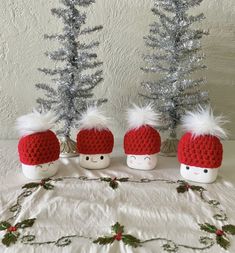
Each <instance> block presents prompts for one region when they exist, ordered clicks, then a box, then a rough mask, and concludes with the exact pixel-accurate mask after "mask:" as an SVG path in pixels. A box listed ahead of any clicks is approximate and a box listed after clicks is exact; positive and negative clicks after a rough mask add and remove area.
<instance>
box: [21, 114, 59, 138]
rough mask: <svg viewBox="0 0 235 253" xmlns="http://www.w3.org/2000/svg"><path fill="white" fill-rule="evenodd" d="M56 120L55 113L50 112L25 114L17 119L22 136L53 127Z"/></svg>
mask: <svg viewBox="0 0 235 253" xmlns="http://www.w3.org/2000/svg"><path fill="white" fill-rule="evenodd" d="M55 122H56V117H55V114H54V113H53V112H51V111H49V112H42V113H40V112H38V111H36V110H34V111H33V112H32V113H29V114H26V115H23V116H21V117H19V118H18V119H17V120H16V128H17V130H18V132H19V134H20V136H26V135H30V134H34V133H38V132H45V131H47V130H49V129H51V128H52V127H53V126H54V124H55Z"/></svg>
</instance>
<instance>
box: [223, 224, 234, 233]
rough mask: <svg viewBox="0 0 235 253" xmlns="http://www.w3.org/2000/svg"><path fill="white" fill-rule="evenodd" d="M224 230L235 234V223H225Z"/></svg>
mask: <svg viewBox="0 0 235 253" xmlns="http://www.w3.org/2000/svg"><path fill="white" fill-rule="evenodd" d="M222 230H223V231H224V232H227V233H229V234H231V235H235V226H234V225H225V226H223V227H222Z"/></svg>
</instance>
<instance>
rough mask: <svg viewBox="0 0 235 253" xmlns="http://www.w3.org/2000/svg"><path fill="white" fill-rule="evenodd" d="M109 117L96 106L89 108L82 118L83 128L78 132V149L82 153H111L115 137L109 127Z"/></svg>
mask: <svg viewBox="0 0 235 253" xmlns="http://www.w3.org/2000/svg"><path fill="white" fill-rule="evenodd" d="M107 124H108V119H107V118H106V117H105V116H104V115H103V114H102V112H100V111H98V109H97V108H96V107H93V108H88V110H87V112H86V113H84V114H83V115H82V119H81V120H80V125H81V130H80V131H79V132H78V134H77V149H78V152H79V153H80V154H87V155H95V154H110V153H111V152H112V150H113V145H114V137H113V134H112V132H111V131H110V130H109V129H108V128H107Z"/></svg>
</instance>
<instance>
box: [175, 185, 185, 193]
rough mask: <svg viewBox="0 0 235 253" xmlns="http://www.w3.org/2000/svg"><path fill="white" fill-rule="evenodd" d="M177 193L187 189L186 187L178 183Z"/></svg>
mask: <svg viewBox="0 0 235 253" xmlns="http://www.w3.org/2000/svg"><path fill="white" fill-rule="evenodd" d="M176 190H177V192H178V193H184V192H186V191H188V189H187V188H186V187H185V186H184V185H180V186H178V187H177V188H176Z"/></svg>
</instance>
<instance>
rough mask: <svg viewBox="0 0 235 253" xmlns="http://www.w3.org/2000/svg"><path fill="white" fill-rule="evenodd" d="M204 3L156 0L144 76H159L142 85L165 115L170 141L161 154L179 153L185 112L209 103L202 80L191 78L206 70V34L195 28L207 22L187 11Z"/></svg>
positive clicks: (163, 117) (166, 143)
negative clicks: (179, 133) (179, 129)
mask: <svg viewBox="0 0 235 253" xmlns="http://www.w3.org/2000/svg"><path fill="white" fill-rule="evenodd" d="M202 1H203V0H155V1H154V7H153V9H152V12H153V14H154V15H155V16H156V17H157V20H156V21H155V22H154V23H153V24H151V25H150V34H149V35H148V36H146V37H145V38H144V39H145V42H146V45H147V46H148V47H150V48H151V49H152V50H153V53H152V54H149V55H145V56H144V60H145V62H147V66H146V67H145V68H142V70H144V71H145V72H148V73H149V72H152V73H158V74H159V73H160V74H161V77H160V78H159V79H158V80H157V81H147V82H143V83H142V87H143V88H144V91H143V92H142V94H141V95H142V96H144V97H145V98H146V99H147V100H148V102H149V101H151V102H153V104H154V106H155V107H156V109H157V110H158V111H159V112H161V113H162V120H163V125H162V127H161V129H160V130H167V131H168V133H169V137H168V139H167V141H166V142H165V143H163V145H162V153H168V155H174V154H175V153H176V149H177V133H176V129H177V126H178V124H179V123H180V119H181V117H182V116H183V115H184V114H185V111H186V110H191V109H193V108H195V107H196V106H198V105H199V104H200V105H203V104H207V103H208V93H207V92H205V91H201V90H200V87H201V85H202V84H203V83H204V79H203V78H193V77H192V76H191V74H192V73H194V72H195V71H197V70H201V69H204V68H206V66H205V65H204V64H203V62H202V61H203V58H204V56H203V54H202V53H200V51H201V38H202V37H203V36H204V35H206V34H207V32H205V31H203V30H202V29H197V28H195V27H193V25H194V24H195V23H196V22H199V21H201V20H203V19H204V18H205V16H204V15H203V13H201V14H199V15H196V16H193V15H190V14H188V11H189V10H190V9H191V8H193V7H196V6H198V5H200V3H201V2H202Z"/></svg>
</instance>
